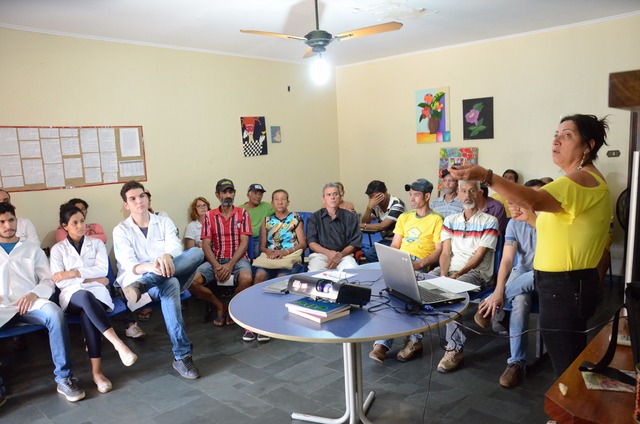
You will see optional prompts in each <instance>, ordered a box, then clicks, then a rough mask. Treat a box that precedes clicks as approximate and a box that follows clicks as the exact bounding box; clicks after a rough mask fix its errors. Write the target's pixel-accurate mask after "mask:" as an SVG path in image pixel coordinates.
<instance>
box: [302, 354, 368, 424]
mask: <svg viewBox="0 0 640 424" xmlns="http://www.w3.org/2000/svg"><path fill="white" fill-rule="evenodd" d="M342 356H343V359H344V394H345V395H344V397H345V412H344V414H343V415H342V416H341V417H340V418H326V417H318V416H316V415H308V414H300V413H297V412H294V413H292V414H291V418H292V419H294V420H300V421H307V422H312V423H321V424H344V423H346V422H347V420H348V421H349V424H357V423H358V422H360V421H362V422H363V423H365V424H370V423H371V421H369V420H368V419H367V417H366V413H367V411H368V410H369V407H370V406H371V403H372V402H373V399H374V398H375V392H370V393H369V394H368V395H367V399H366V400H365V401H364V403H363V402H362V398H363V384H362V349H361V347H360V343H343V344H342Z"/></svg>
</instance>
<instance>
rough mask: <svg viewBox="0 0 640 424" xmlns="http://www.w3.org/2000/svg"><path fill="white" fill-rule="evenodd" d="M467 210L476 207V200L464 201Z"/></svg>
mask: <svg viewBox="0 0 640 424" xmlns="http://www.w3.org/2000/svg"><path fill="white" fill-rule="evenodd" d="M462 206H463V207H464V208H465V209H466V210H471V209H474V208H475V207H476V202H470V203H467V202H464V204H463V205H462Z"/></svg>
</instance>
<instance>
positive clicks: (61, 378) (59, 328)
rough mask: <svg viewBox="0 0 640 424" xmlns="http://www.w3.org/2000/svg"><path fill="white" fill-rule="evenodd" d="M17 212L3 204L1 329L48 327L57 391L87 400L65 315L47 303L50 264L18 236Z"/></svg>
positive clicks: (51, 286)
mask: <svg viewBox="0 0 640 424" xmlns="http://www.w3.org/2000/svg"><path fill="white" fill-rule="evenodd" d="M15 211H16V210H15V208H14V207H13V205H11V204H10V203H8V202H2V203H0V247H1V248H0V327H3V326H12V325H14V324H35V325H44V326H46V327H47V330H48V331H49V346H50V348H51V358H52V359H53V363H54V365H55V369H54V371H53V373H54V375H55V380H56V383H58V385H57V391H58V393H60V394H62V395H64V396H65V397H66V398H67V400H68V401H69V402H76V401H79V400H80V399H82V398H84V391H83V390H82V389H81V388H79V387H78V386H77V385H76V379H75V378H73V375H72V374H71V367H72V365H71V351H70V346H69V329H68V327H67V322H66V320H65V319H64V314H63V313H62V310H61V309H60V307H59V306H58V305H56V304H55V303H53V302H51V301H49V300H48V299H49V297H51V295H52V294H53V291H54V284H53V280H52V277H51V270H50V269H49V261H48V260H47V257H46V256H45V254H44V252H43V251H42V249H40V246H39V245H37V244H35V243H33V242H30V241H28V240H23V239H21V238H20V237H18V236H17V235H16V227H17V223H18V220H17V218H16V212H15ZM6 319H8V321H7V322H6V323H5V320H6ZM2 324H4V325H2Z"/></svg>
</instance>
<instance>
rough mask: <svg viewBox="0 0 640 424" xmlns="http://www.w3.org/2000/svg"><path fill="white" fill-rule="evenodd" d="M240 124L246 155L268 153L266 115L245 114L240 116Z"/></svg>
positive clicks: (243, 148)
mask: <svg viewBox="0 0 640 424" xmlns="http://www.w3.org/2000/svg"><path fill="white" fill-rule="evenodd" d="M240 124H241V131H242V150H243V153H244V157H251V156H262V155H266V154H267V126H266V125H265V120H264V116H245V117H242V118H240Z"/></svg>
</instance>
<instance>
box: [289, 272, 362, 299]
mask: <svg viewBox="0 0 640 424" xmlns="http://www.w3.org/2000/svg"><path fill="white" fill-rule="evenodd" d="M288 289H289V293H297V294H301V295H304V296H308V297H310V298H312V299H316V300H317V299H322V300H326V301H329V302H333V303H343V304H347V305H360V306H364V305H366V304H367V303H369V300H371V288H370V287H364V286H359V285H356V284H349V283H339V282H336V281H331V280H327V279H325V278H315V277H310V276H308V275H302V274H294V275H292V276H291V277H290V278H289V284H288Z"/></svg>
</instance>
